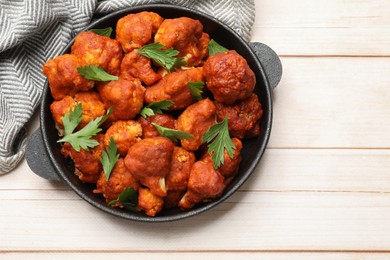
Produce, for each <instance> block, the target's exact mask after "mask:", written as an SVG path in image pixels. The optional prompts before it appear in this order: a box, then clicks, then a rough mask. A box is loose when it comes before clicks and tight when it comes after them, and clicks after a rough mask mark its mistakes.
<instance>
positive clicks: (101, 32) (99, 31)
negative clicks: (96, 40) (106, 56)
mask: <svg viewBox="0 0 390 260" xmlns="http://www.w3.org/2000/svg"><path fill="white" fill-rule="evenodd" d="M89 31H90V32H93V33H96V34H98V35H100V36H106V37H111V33H112V27H107V28H102V29H91V30H89Z"/></svg>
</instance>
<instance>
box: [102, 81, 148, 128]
mask: <svg viewBox="0 0 390 260" xmlns="http://www.w3.org/2000/svg"><path fill="white" fill-rule="evenodd" d="M98 92H99V94H100V97H101V99H102V100H103V102H104V105H105V107H106V109H109V108H110V107H112V108H113V110H114V112H113V113H112V114H111V116H110V118H111V120H112V121H117V120H128V119H133V118H134V117H136V116H137V115H138V114H139V112H140V111H141V108H142V106H143V101H144V92H145V88H144V87H142V85H141V83H140V82H139V80H126V79H122V78H119V80H115V81H110V82H108V83H103V84H100V85H99V86H98Z"/></svg>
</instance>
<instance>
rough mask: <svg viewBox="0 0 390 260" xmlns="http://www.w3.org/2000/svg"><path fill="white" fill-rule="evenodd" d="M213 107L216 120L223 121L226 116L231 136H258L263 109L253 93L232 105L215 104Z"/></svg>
mask: <svg viewBox="0 0 390 260" xmlns="http://www.w3.org/2000/svg"><path fill="white" fill-rule="evenodd" d="M215 105H216V107H217V118H218V120H223V119H224V118H225V117H226V116H227V117H228V118H229V121H228V122H229V132H230V135H231V136H234V137H238V138H247V137H254V136H257V135H259V133H260V119H261V117H262V115H263V109H262V107H261V104H260V102H259V99H258V97H257V95H256V94H255V93H252V94H251V95H250V96H249V98H247V99H244V100H241V101H238V102H236V103H234V104H232V105H225V104H223V103H219V102H215Z"/></svg>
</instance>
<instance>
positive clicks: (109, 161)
mask: <svg viewBox="0 0 390 260" xmlns="http://www.w3.org/2000/svg"><path fill="white" fill-rule="evenodd" d="M117 150H118V148H117V146H116V143H115V141H114V139H113V138H112V137H111V138H110V142H109V144H108V146H107V147H106V151H107V152H106V151H102V157H101V158H100V162H101V163H102V166H103V172H104V175H105V176H106V180H107V181H108V179H109V178H110V174H111V171H112V169H114V166H115V164H116V162H117V161H118V159H119V156H120V155H119V154H117Z"/></svg>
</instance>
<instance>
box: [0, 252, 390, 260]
mask: <svg viewBox="0 0 390 260" xmlns="http://www.w3.org/2000/svg"><path fill="white" fill-rule="evenodd" d="M388 256H389V255H388V254H384V253H342V252H339V253H312V252H307V253H296V252H281V253H280V252H271V253H267V252H266V253H263V252H238V253H237V252H217V253H215V252H201V253H198V252H191V253H182V252H169V253H166V252H153V253H138V252H137V253H127V252H119V253H118V252H109V253H108V252H103V253H99V254H96V253H95V252H93V253H88V252H87V253H85V252H79V253H69V252H61V253H57V252H42V253H41V252H39V253H35V252H34V253H33V254H32V253H31V252H28V253H19V252H18V253H9V254H3V255H0V257H1V258H2V259H8V260H13V259H14V260H19V259H24V258H27V259H32V260H35V259H37V260H52V259H96V260H107V259H110V260H116V259H118V260H123V259H129V258H131V259H142V260H155V259H168V260H171V259H172V260H175V259H178V260H181V259H195V260H197V259H205V260H213V259H226V260H230V259H231V260H236V259H249V260H251V259H253V260H258V259H267V260H285V259H300V260H312V259H316V260H329V259H332V260H338V259H346V260H356V259H359V260H367V259H370V260H381V259H386V258H387V257H388Z"/></svg>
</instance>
